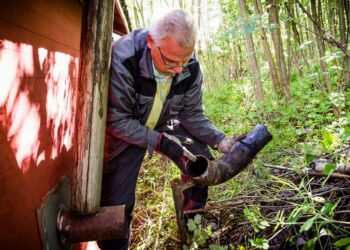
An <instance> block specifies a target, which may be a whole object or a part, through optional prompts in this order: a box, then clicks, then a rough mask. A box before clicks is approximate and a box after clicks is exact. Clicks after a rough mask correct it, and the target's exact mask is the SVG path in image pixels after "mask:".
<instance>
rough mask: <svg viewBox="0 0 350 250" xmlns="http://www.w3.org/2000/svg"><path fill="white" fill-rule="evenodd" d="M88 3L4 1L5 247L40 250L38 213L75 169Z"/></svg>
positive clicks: (0, 58)
mask: <svg viewBox="0 0 350 250" xmlns="http://www.w3.org/2000/svg"><path fill="white" fill-rule="evenodd" d="M81 21H82V6H81V3H80V1H78V0H60V1H54V0H50V1H48V0H31V1H26V0H11V1H0V248H1V249H41V248H42V246H41V240H40V234H39V227H38V223H37V218H36V212H35V208H36V206H37V205H39V204H41V203H42V200H43V199H44V198H45V196H46V195H47V193H48V191H49V190H50V189H51V188H52V187H54V186H55V185H56V184H57V182H58V181H59V180H60V179H61V178H62V176H63V175H64V174H67V173H70V172H71V168H72V167H73V165H74V163H73V146H74V142H73V136H74V134H73V132H74V129H75V128H74V121H75V116H76V114H79V112H77V113H76V110H75V104H76V96H77V90H76V89H77V82H78V70H79V57H80V35H81Z"/></svg>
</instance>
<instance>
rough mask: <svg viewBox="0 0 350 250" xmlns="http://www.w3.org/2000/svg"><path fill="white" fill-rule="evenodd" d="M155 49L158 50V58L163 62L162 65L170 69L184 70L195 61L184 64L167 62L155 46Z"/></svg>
mask: <svg viewBox="0 0 350 250" xmlns="http://www.w3.org/2000/svg"><path fill="white" fill-rule="evenodd" d="M157 48H158V50H159V54H160V57H161V58H162V60H163V63H164V64H165V65H166V66H168V67H170V68H176V67H181V68H186V67H187V66H188V65H190V64H192V63H195V62H196V61H195V60H193V61H192V62H189V63H184V64H179V63H174V62H172V61H171V60H169V59H167V58H165V57H164V56H163V53H162V51H161V50H160V48H159V47H158V46H157Z"/></svg>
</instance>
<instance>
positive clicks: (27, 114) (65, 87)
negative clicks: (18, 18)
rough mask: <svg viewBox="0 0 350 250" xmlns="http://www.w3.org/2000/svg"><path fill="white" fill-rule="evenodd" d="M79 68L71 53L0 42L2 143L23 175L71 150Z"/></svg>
mask: <svg viewBox="0 0 350 250" xmlns="http://www.w3.org/2000/svg"><path fill="white" fill-rule="evenodd" d="M35 65H37V66H36V67H35ZM38 66H39V67H38ZM78 69H79V58H76V57H72V56H70V55H69V54H65V53H61V52H54V51H48V50H47V49H45V48H37V49H33V46H32V45H29V44H25V43H14V42H11V41H8V40H0V108H1V110H3V112H2V113H0V125H1V126H2V128H3V130H4V131H5V133H6V135H5V136H6V138H0V141H1V140H6V141H7V143H8V145H9V147H10V148H11V149H12V151H13V154H14V156H15V158H16V160H17V163H18V167H19V168H20V169H21V171H22V172H23V173H25V172H26V171H28V169H29V168H30V167H32V166H38V165H39V164H40V163H41V162H42V161H45V160H48V158H50V159H55V158H56V157H57V156H58V155H59V154H60V152H62V150H63V149H64V148H65V149H66V150H69V149H70V148H71V147H72V145H73V144H72V143H73V136H74V130H75V127H74V124H75V103H76V90H75V87H76V84H75V83H76V81H77V75H78ZM43 77H44V78H43ZM41 88H42V89H41ZM38 89H40V91H43V92H40V91H38ZM38 92H39V93H38ZM42 100H45V102H42ZM45 130H46V131H47V132H45ZM41 134H44V136H45V138H42V135H41ZM48 136H49V137H50V138H46V137H48Z"/></svg>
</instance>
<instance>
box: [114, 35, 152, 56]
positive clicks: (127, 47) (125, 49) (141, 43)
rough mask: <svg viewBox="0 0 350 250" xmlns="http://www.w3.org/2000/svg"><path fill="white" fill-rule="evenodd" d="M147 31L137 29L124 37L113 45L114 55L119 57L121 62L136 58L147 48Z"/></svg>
mask: <svg viewBox="0 0 350 250" xmlns="http://www.w3.org/2000/svg"><path fill="white" fill-rule="evenodd" d="M147 34H148V30H147V29H137V30H134V31H132V32H130V33H129V34H127V35H125V36H122V37H121V38H119V39H118V40H117V41H114V42H113V44H112V55H114V56H118V57H119V58H120V59H121V60H123V59H126V58H128V57H131V56H134V55H135V53H137V52H138V51H140V50H143V49H144V48H145V47H146V46H147V40H146V37H147Z"/></svg>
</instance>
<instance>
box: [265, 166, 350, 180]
mask: <svg viewBox="0 0 350 250" xmlns="http://www.w3.org/2000/svg"><path fill="white" fill-rule="evenodd" d="M263 166H264V167H268V168H273V169H278V170H285V171H291V172H294V170H293V169H292V168H287V167H283V166H278V165H271V164H265V163H264V164H263ZM307 175H309V176H323V177H327V176H329V177H331V178H340V179H346V180H350V175H348V174H341V173H332V174H330V175H324V174H323V173H322V172H316V171H314V170H309V171H308V172H307Z"/></svg>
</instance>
